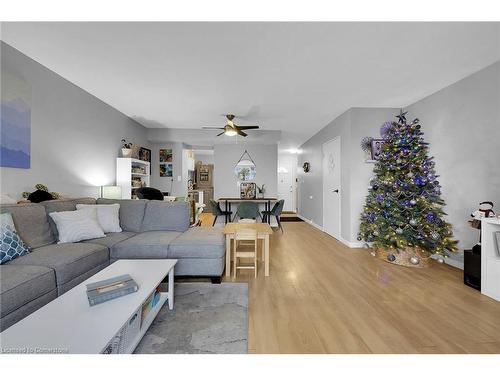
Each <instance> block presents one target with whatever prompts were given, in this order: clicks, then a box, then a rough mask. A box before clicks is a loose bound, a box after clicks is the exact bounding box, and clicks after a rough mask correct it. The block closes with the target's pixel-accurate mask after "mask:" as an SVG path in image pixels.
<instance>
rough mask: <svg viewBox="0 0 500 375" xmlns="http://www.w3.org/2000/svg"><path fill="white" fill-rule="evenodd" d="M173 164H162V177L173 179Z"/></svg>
mask: <svg viewBox="0 0 500 375" xmlns="http://www.w3.org/2000/svg"><path fill="white" fill-rule="evenodd" d="M172 176H173V173H172V163H163V164H160V177H172Z"/></svg>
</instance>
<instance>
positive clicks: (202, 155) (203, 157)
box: [194, 150, 214, 164]
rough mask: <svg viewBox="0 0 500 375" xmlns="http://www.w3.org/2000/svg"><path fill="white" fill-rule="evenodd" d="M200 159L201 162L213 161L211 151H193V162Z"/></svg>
mask: <svg viewBox="0 0 500 375" xmlns="http://www.w3.org/2000/svg"><path fill="white" fill-rule="evenodd" d="M199 161H201V162H202V164H213V163H214V153H213V151H210V152H208V151H201V152H199V151H196V150H195V151H194V162H195V163H197V162H199Z"/></svg>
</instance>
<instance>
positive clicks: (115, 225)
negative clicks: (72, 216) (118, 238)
mask: <svg viewBox="0 0 500 375" xmlns="http://www.w3.org/2000/svg"><path fill="white" fill-rule="evenodd" d="M76 209H77V210H93V211H97V220H98V221H99V225H100V226H101V228H102V230H103V231H104V233H116V232H121V231H122V228H121V227H120V216H119V212H120V205H119V204H118V203H114V204H77V205H76Z"/></svg>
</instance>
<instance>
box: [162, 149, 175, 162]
mask: <svg viewBox="0 0 500 375" xmlns="http://www.w3.org/2000/svg"><path fill="white" fill-rule="evenodd" d="M172 159H173V155H172V149H171V148H160V163H172Z"/></svg>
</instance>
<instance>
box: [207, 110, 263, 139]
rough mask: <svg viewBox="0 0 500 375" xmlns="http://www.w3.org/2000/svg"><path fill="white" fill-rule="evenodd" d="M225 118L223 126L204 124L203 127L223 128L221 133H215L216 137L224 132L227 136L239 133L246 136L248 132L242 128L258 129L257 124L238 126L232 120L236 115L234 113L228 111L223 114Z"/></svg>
mask: <svg viewBox="0 0 500 375" xmlns="http://www.w3.org/2000/svg"><path fill="white" fill-rule="evenodd" d="M225 116H226V118H227V121H226V125H225V126H224V127H220V126H204V127H203V129H220V130H224V131H223V132H222V133H219V134H217V137H219V136H221V135H222V134H225V135H227V136H229V137H234V136H235V135H237V134H238V135H241V136H242V137H246V136H247V135H248V134H247V133H245V132H244V131H243V130H250V129H259V126H257V125H249V126H239V125H236V123H234V122H233V120H234V118H235V117H236V116H235V115H232V114H230V113H228V114H227V115H225Z"/></svg>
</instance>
